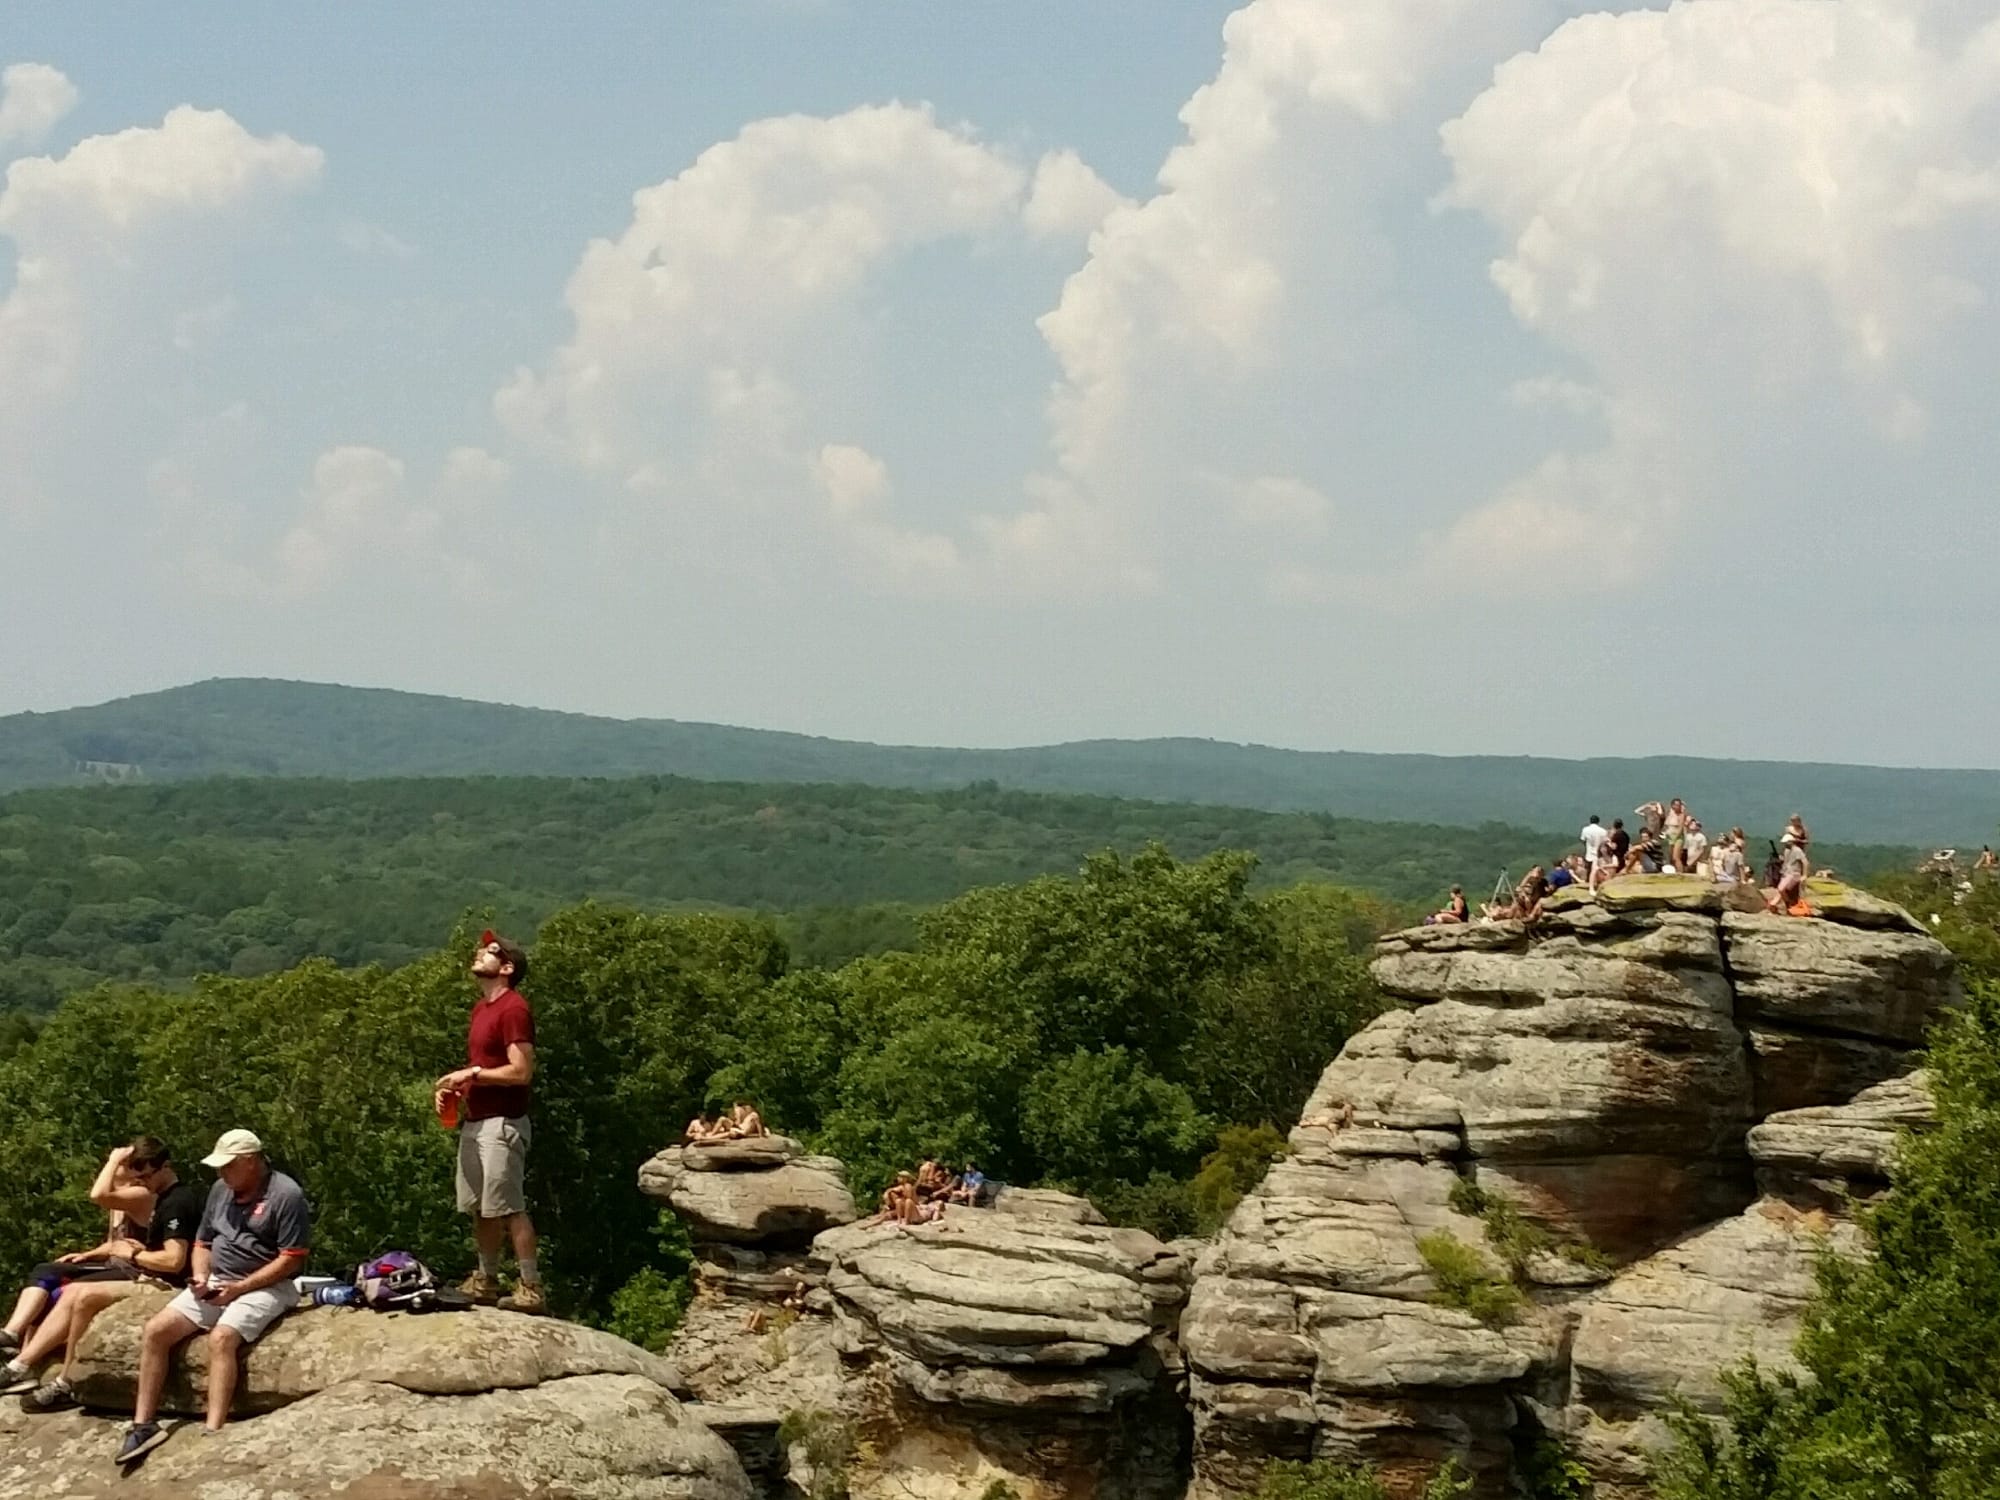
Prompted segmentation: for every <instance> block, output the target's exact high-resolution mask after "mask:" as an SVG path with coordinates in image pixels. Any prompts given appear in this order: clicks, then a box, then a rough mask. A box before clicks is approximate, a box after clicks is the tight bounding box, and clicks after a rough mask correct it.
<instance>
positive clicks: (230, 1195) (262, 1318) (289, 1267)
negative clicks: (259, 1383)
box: [118, 1130, 312, 1465]
mask: <svg viewBox="0 0 2000 1500" xmlns="http://www.w3.org/2000/svg"><path fill="white" fill-rule="evenodd" d="M201 1164H202V1165H203V1166H205V1167H213V1168H214V1169H215V1174H216V1182H215V1185H214V1186H213V1187H211V1188H210V1189H209V1190H208V1203H207V1206H206V1207H205V1208H204V1209H203V1210H202V1215H201V1226H200V1228H198V1229H197V1230H196V1231H195V1237H194V1265H193V1267H192V1272H191V1279H190V1281H189V1284H188V1285H187V1287H186V1288H185V1289H183V1290H182V1292H181V1293H180V1295H179V1296H177V1297H175V1298H174V1300H173V1301H171V1302H169V1303H168V1304H167V1305H166V1306H165V1307H164V1308H162V1309H161V1310H160V1311H159V1312H157V1313H155V1314H154V1315H153V1318H152V1321H150V1322H149V1323H147V1324H146V1332H145V1334H144V1336H143V1338H142V1339H141V1340H140V1344H139V1397H138V1400H137V1401H136V1402H134V1403H133V1407H132V1425H131V1426H130V1427H129V1428H127V1429H126V1432H125V1437H124V1440H123V1441H122V1442H121V1443H120V1445H119V1448H118V1462H119V1463H121V1464H126V1465H130V1464H133V1463H136V1462H137V1461H138V1460H140V1459H142V1458H144V1457H145V1456H146V1455H147V1454H148V1453H151V1452H152V1451H153V1450H154V1449H155V1448H157V1447H159V1446H160V1444H162V1443H164V1442H165V1441H166V1440H167V1437H168V1434H167V1433H166V1432H165V1431H164V1430H163V1429H162V1428H161V1427H160V1424H159V1421H158V1420H157V1419H158V1415H159V1410H160V1394H161V1392H163V1391H164V1390H165V1389H166V1385H167V1362H168V1361H169V1360H170V1359H171V1358H172V1357H173V1352H174V1350H176V1349H178V1348H179V1347H180V1346H181V1345H182V1344H184V1343H186V1342H187V1341H188V1340H189V1339H191V1338H193V1337H194V1336H195V1335H196V1334H197V1333H206V1334H207V1335H208V1414H207V1422H206V1426H207V1429H208V1430H209V1431H210V1432H219V1431H220V1430H221V1429H222V1425H223V1423H225V1422H227V1421H228V1420H229V1404H230V1402H231V1401H232V1400H234V1399H235V1396H236V1381H237V1376H238V1372H239V1370H240V1367H241V1362H242V1354H243V1350H244V1349H246V1348H248V1347H249V1346H250V1345H252V1344H254V1343H256V1342H257V1340H258V1339H260V1338H262V1337H263V1336H264V1332H265V1330H266V1329H268V1328H269V1327H270V1326H271V1325H272V1324H273V1323H275V1322H277V1320H278V1319H279V1318H281V1317H283V1316H284V1315H285V1314H286V1313H288V1312H290V1311H291V1310H292V1309H293V1308H294V1307H296V1306H297V1305H298V1301H299V1289H298V1284H297V1283H296V1282H295V1281H294V1280H293V1278H294V1277H296V1276H297V1275H298V1274H299V1273H300V1272H301V1271H303V1270H304V1269H305V1266H306V1256H307V1253H308V1251H309V1250H310V1247H311V1243H312V1210H311V1209H310V1208H309V1207H308V1206H307V1204H306V1195H305V1193H304V1191H303V1190H302V1189H301V1188H300V1187H299V1185H298V1184H297V1183H296V1182H294V1181H293V1180H292V1179H291V1178H290V1177H287V1176H286V1175H285V1174H284V1173H283V1172H279V1171H275V1170H274V1169H273V1168H272V1166H271V1163H270V1161H269V1160H268V1159H267V1158H266V1157H265V1155H264V1143H263V1142H262V1141H260V1140H259V1139H258V1138H257V1137H256V1136H255V1135H254V1134H252V1133H251V1132H250V1131H247V1130H231V1131H227V1132H225V1133H224V1134H223V1136H222V1138H221V1139H220V1140H218V1141H217V1142H216V1143H215V1149H214V1150H213V1151H211V1152H210V1153H209V1154H208V1155H207V1156H205V1157H203V1158H202V1162H201Z"/></svg>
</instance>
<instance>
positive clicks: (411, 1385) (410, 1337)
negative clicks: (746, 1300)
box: [0, 1293, 751, 1500]
mask: <svg viewBox="0 0 2000 1500" xmlns="http://www.w3.org/2000/svg"><path fill="white" fill-rule="evenodd" d="M165 1300H166V1294H164V1293H159V1294H152V1293H141V1294H139V1295H137V1296H134V1297H132V1298H128V1299H127V1300H126V1301H124V1302H121V1303H119V1304H117V1305H116V1306H115V1307H113V1308H110V1309H108V1310H107V1311H106V1312H105V1313H104V1314H103V1315H102V1316H100V1317H99V1318H98V1319H97V1321H96V1323H95V1324H93V1325H92V1329H91V1332H90V1334H89V1335H87V1336H86V1338H85V1341H84V1345H83V1349H82V1362H83V1367H82V1371H81V1375H82V1378H81V1380H80V1382H79V1393H80V1394H81V1395H82V1396H83V1397H84V1399H85V1400H86V1401H87V1402H88V1403H89V1405H90V1407H91V1408H92V1409H91V1410H88V1411H85V1412H67V1413H62V1414H59V1415H52V1416H30V1415H28V1414H27V1413H25V1412H22V1411H21V1410H20V1409H19V1407H18V1406H16V1405H15V1404H14V1403H12V1402H8V1403H5V1404H4V1405H0V1500H14V1497H23V1500H25V1497H29V1496H34V1497H37V1500H39V1497H45V1496H51V1495H61V1496H66V1497H76V1500H96V1497H100V1496H112V1495H117V1496H121V1497H122V1496H142V1497H144V1496H154V1495H159V1496H166V1495H170V1494H171V1495H174V1496H177V1497H182V1500H322V1497H324V1500H335V1497H339V1500H418V1497H424V1500H516V1497H520V1500H526V1497H528V1496H548V1495H562V1496H565V1497H568V1500H750V1496H751V1487H750V1482H749V1479H748V1478H747V1476H746V1475H745V1473H744V1471H743V1468H742V1465H741V1464H740V1463H739V1462H738V1461H737V1458H736V1455H735V1454H734V1453H733V1452H732V1451H731V1449H730V1447H729V1445H728V1444H727V1443H726V1442H724V1441H723V1440H722V1439H721V1438H720V1437H718V1436H716V1435H715V1434H714V1433H712V1432H710V1431H709V1430H708V1428H707V1427H706V1426H705V1425H704V1424H702V1423H700V1422H697V1421H694V1420H692V1419H691V1418H689V1417H688V1416H687V1415H686V1413H685V1411H684V1409H683V1408H682V1406H681V1403H680V1402H679V1401H678V1400H677V1399H676V1398H675V1396H674V1395H673V1393H672V1390H671V1389H670V1387H672V1386H674V1385H676V1384H677V1383H678V1381H677V1378H676V1376H675V1375H674V1372H673V1369H672V1367H671V1366H670V1365H669V1364H668V1363H667V1362H666V1361H664V1360H661V1359H659V1358H658V1357H657V1356H654V1355H650V1354H647V1353H646V1352H645V1351H644V1350H641V1349H638V1348H635V1347H633V1346H632V1345H630V1344H627V1343H625V1342H624V1341H622V1340H620V1339H616V1338H613V1337H612V1336H611V1335H609V1334H606V1333H601V1332H598V1331H596V1330H593V1329H587V1328H579V1327H577V1326H575V1325H573V1324H568V1323H562V1322H558V1321H556V1320H553V1319H546V1318H528V1317H523V1316H520V1315H517V1314H510V1313H503V1312H498V1311H494V1310H492V1309H476V1310H472V1311H468V1312H451V1313H428V1314H423V1315H410V1314H403V1313H375V1312H368V1311H365V1310H360V1309H355V1308H333V1307H327V1308H311V1309H308V1310H306V1311H304V1312H300V1313H296V1314H294V1315H292V1316H291V1317H288V1318H286V1319H285V1320H284V1321H283V1322H282V1323H281V1324H279V1325H278V1326H277V1327H276V1328H274V1329H273V1330H272V1331H271V1333H270V1334H269V1335H267V1336H266V1337H265V1339H264V1340H263V1341H262V1342H261V1343H260V1344H259V1345H258V1346H257V1347H256V1348H255V1349H253V1350H252V1351H251V1352H250V1355H249V1357H248V1359H247V1360H246V1362H245V1366H244V1381H243V1389H242V1391H241V1393H240V1395H239V1398H238V1402H237V1408H236V1409H237V1411H238V1412H239V1413H242V1414H243V1415H241V1416H239V1417H238V1418H237V1420H234V1421H232V1422H231V1423H230V1425H229V1426H228V1427H227V1428H226V1429H225V1430H224V1431H223V1433H222V1434H221V1435H219V1436H215V1437H208V1436H204V1435H202V1434H201V1432H200V1431H199V1425H200V1424H199V1419H198V1418H193V1417H190V1418H189V1419H187V1420H185V1421H184V1423H183V1425H182V1426H181V1428H180V1429H179V1430H177V1431H176V1432H175V1433H174V1436H173V1438H172V1439H171V1441H169V1442H168V1444H167V1445H166V1446H165V1447H164V1448H162V1449H161V1450H160V1451H159V1452H157V1453H155V1454H154V1455H153V1456H152V1457H150V1458H149V1459H147V1461H146V1462H145V1464H144V1465H142V1466H141V1467H140V1468H139V1469H138V1470H137V1471H136V1472H135V1473H133V1474H132V1475H130V1476H121V1475H120V1474H119V1473H118V1471H117V1470H116V1468H115V1467H114V1466H113V1464H112V1462H111V1455H112V1453H113V1452H114V1451H115V1449H116V1447H117V1443H118V1432H119V1421H120V1420H121V1419H122V1417H123V1414H124V1413H126V1412H128V1411H129V1410H130V1405H131V1399H132V1393H133V1387H134V1384H135V1381H136V1364H137V1351H138V1331H139V1329H140V1327H141V1326H142V1325H143V1323H144V1320H145V1318H146V1317H147V1316H149V1315H150V1314H151V1313H152V1311H154V1310H155V1309H156V1308H157V1307H159V1306H161V1305H164V1302H165ZM205 1353H206V1350H205V1348H204V1346H203V1344H202V1341H201V1340H199V1339H197V1340H195V1341H193V1343H191V1344H190V1345H189V1347H188V1348H187V1349H186V1350H185V1351H184V1354H183V1357H182V1358H181V1359H179V1360H178V1361H177V1372H178V1373H177V1375H176V1378H175V1379H174V1381H173V1382H172V1383H171V1384H170V1385H169V1387H168V1393H167V1403H166V1404H167V1409H168V1411H169V1412H178V1413H189V1414H192V1413H194V1412H197V1411H198V1410H199V1409H200V1406H201V1404H202V1399H201V1398H202V1393H203V1390H204V1385H205V1379H206V1373H207V1371H206V1360H205V1358H204V1356H205Z"/></svg>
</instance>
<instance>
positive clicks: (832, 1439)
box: [778, 1408, 856, 1500]
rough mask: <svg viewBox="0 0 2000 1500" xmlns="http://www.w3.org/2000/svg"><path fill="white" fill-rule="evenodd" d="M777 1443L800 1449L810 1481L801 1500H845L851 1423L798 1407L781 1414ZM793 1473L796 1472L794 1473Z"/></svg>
mask: <svg viewBox="0 0 2000 1500" xmlns="http://www.w3.org/2000/svg"><path fill="white" fill-rule="evenodd" d="M778 1441H779V1442H780V1443H782V1444H783V1445H784V1446H785V1447H786V1448H788V1449H789V1448H800V1449H802V1450H803V1452H802V1454H801V1456H802V1457H803V1458H804V1460H805V1464H806V1467H807V1469H808V1470H809V1471H810V1478H809V1481H808V1483H807V1485H806V1488H805V1500H847V1487H848V1471H849V1470H850V1469H851V1468H852V1467H853V1465H854V1455H855V1449H856V1441H855V1433H854V1424H853V1423H851V1422H849V1421H848V1420H847V1419H846V1418H844V1417H842V1416H840V1415H839V1414H838V1413H837V1412H830V1411H820V1410H818V1409H816V1408H810V1409H807V1408H802V1409H799V1410H796V1411H788V1412H786V1413H785V1415H784V1418H783V1420H781V1421H780V1422H779V1423H778ZM794 1473H796V1470H794Z"/></svg>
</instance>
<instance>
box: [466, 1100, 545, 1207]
mask: <svg viewBox="0 0 2000 1500" xmlns="http://www.w3.org/2000/svg"><path fill="white" fill-rule="evenodd" d="M533 1137H534V1130H533V1128H532V1127H531V1126H530V1125H529V1124H528V1119H527V1116H525V1115H521V1116H517V1117H513V1118H504V1117H501V1116H497V1115H496V1116H495V1117H494V1118H492V1119H490V1120H467V1121H466V1122H465V1123H464V1124H463V1125H461V1126H459V1127H458V1211H459V1212H460V1213H462V1214H471V1215H473V1216H474V1217H475V1218H480V1219H504V1218H506V1217H507V1216H508V1215H509V1214H524V1213H526V1212H527V1211H528V1195H527V1191H526V1179H527V1172H528V1142H529V1141H530V1140H531V1139H533Z"/></svg>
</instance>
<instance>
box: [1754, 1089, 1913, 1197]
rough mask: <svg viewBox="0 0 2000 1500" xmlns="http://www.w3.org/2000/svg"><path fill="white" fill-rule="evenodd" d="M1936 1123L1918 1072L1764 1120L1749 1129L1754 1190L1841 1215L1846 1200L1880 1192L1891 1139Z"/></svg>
mask: <svg viewBox="0 0 2000 1500" xmlns="http://www.w3.org/2000/svg"><path fill="white" fill-rule="evenodd" d="M1936 1118H1937V1115H1936V1110H1935V1107H1934V1106H1933V1104H1932V1102H1931V1095H1930V1085H1929V1081H1928V1078H1927V1076H1926V1075H1925V1074H1924V1073H1922V1072H1916V1073H1909V1074H1905V1075H1904V1076H1903V1077H1901V1078H1892V1079H1890V1080H1889V1081H1887V1082H1886V1083H1879V1084H1876V1085H1875V1086H1874V1087H1873V1088H1870V1089H1865V1090H1863V1091H1862V1092H1861V1093H1859V1094H1856V1095H1855V1096H1854V1097H1853V1098H1852V1099H1850V1100H1849V1101H1848V1102H1847V1103H1845V1104H1834V1105H1820V1106H1817V1107H1814V1108H1811V1109H1794V1110H1787V1111H1785V1112H1783V1113H1781V1114H1774V1115H1771V1116H1769V1117H1768V1118H1766V1119H1765V1120H1764V1121H1763V1122H1762V1123H1761V1124H1759V1125H1756V1126H1754V1127H1752V1129H1751V1131H1750V1155H1751V1158H1752V1159H1753V1160H1754V1161H1755V1162H1756V1164H1757V1185H1758V1187H1759V1188H1760V1189H1762V1190H1763V1192H1764V1193H1765V1194H1767V1195H1769V1196H1771V1197H1775V1198H1782V1199H1784V1200H1786V1201H1787V1202H1790V1203H1793V1204H1795V1205H1800V1206H1805V1207H1815V1206H1816V1207H1822V1208H1826V1209H1829V1210H1832V1211H1835V1212H1839V1211H1842V1210H1843V1209H1844V1208H1845V1205H1846V1203H1847V1201H1848V1200H1849V1199H1850V1198H1859V1199H1868V1198H1873V1197H1876V1196H1878V1195H1880V1194H1881V1193H1884V1192H1886V1191H1887V1190H1888V1186H1889V1170H1890V1166H1891V1164H1892V1163H1893V1161H1894V1159H1895V1153H1896V1146H1897V1142H1898V1141H1899V1140H1901V1139H1902V1137H1903V1136H1904V1135H1906V1134H1909V1133H1912V1132H1916V1131H1921V1130H1927V1129H1929V1128H1930V1127H1931V1126H1932V1125H1933V1124H1934V1123H1935V1122H1936Z"/></svg>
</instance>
